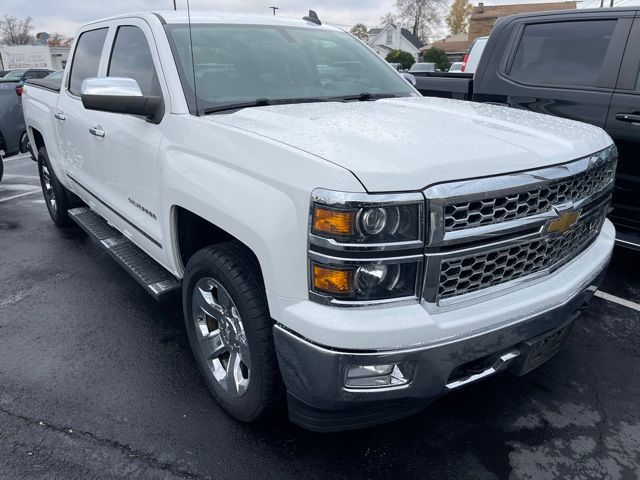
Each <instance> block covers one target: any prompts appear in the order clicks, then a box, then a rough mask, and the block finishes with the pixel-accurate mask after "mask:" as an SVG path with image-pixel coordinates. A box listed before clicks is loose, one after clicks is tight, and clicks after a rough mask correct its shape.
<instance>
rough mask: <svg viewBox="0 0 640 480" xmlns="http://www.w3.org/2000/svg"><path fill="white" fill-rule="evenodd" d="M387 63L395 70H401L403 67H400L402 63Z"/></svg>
mask: <svg viewBox="0 0 640 480" xmlns="http://www.w3.org/2000/svg"><path fill="white" fill-rule="evenodd" d="M389 65H391V66H392V67H393V68H395V69H396V70H398V71H399V72H401V71H403V70H404V68H402V64H401V63H392V62H389Z"/></svg>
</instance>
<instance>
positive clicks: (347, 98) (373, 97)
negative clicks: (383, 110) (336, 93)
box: [332, 92, 398, 102]
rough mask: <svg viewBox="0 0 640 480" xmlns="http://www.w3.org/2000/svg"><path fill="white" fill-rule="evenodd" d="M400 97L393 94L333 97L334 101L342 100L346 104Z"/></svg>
mask: <svg viewBox="0 0 640 480" xmlns="http://www.w3.org/2000/svg"><path fill="white" fill-rule="evenodd" d="M397 97H398V95H395V94H393V93H369V92H362V93H361V94H359V95H346V96H342V97H333V99H332V100H334V101H336V100H342V101H344V102H348V101H350V100H358V101H359V102H367V101H369V100H380V99H381V98H397Z"/></svg>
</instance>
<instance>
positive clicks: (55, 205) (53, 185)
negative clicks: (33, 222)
mask: <svg viewBox="0 0 640 480" xmlns="http://www.w3.org/2000/svg"><path fill="white" fill-rule="evenodd" d="M38 174H39V176H40V186H41V187H42V193H43V195H44V202H45V204H46V205H47V210H48V211H49V215H50V216H51V220H53V223H55V224H56V225H57V226H58V227H66V226H68V225H69V224H70V223H71V219H70V218H69V216H68V215H67V212H68V211H69V209H70V208H72V207H73V205H72V202H71V199H70V196H69V192H67V189H66V188H64V186H63V185H62V184H61V183H60V181H59V180H58V177H56V174H55V173H54V171H53V169H52V168H51V162H50V161H49V155H48V154H47V149H46V148H45V147H40V150H38Z"/></svg>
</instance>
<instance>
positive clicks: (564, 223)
mask: <svg viewBox="0 0 640 480" xmlns="http://www.w3.org/2000/svg"><path fill="white" fill-rule="evenodd" d="M579 218H580V210H569V211H566V212H560V213H559V214H558V218H556V219H555V220H551V221H550V222H549V223H547V232H548V233H559V234H563V233H567V232H568V231H569V230H571V227H573V226H574V225H575V224H576V222H577V221H578V219H579Z"/></svg>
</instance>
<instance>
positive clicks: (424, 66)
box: [408, 62, 436, 74]
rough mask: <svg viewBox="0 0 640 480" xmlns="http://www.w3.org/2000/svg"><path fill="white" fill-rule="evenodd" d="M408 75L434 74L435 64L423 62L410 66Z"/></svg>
mask: <svg viewBox="0 0 640 480" xmlns="http://www.w3.org/2000/svg"><path fill="white" fill-rule="evenodd" d="M408 71H409V73H413V74H416V73H423V72H435V71H436V64H435V63H424V62H416V63H414V64H413V65H411V68H410V69H409V70H408Z"/></svg>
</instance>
